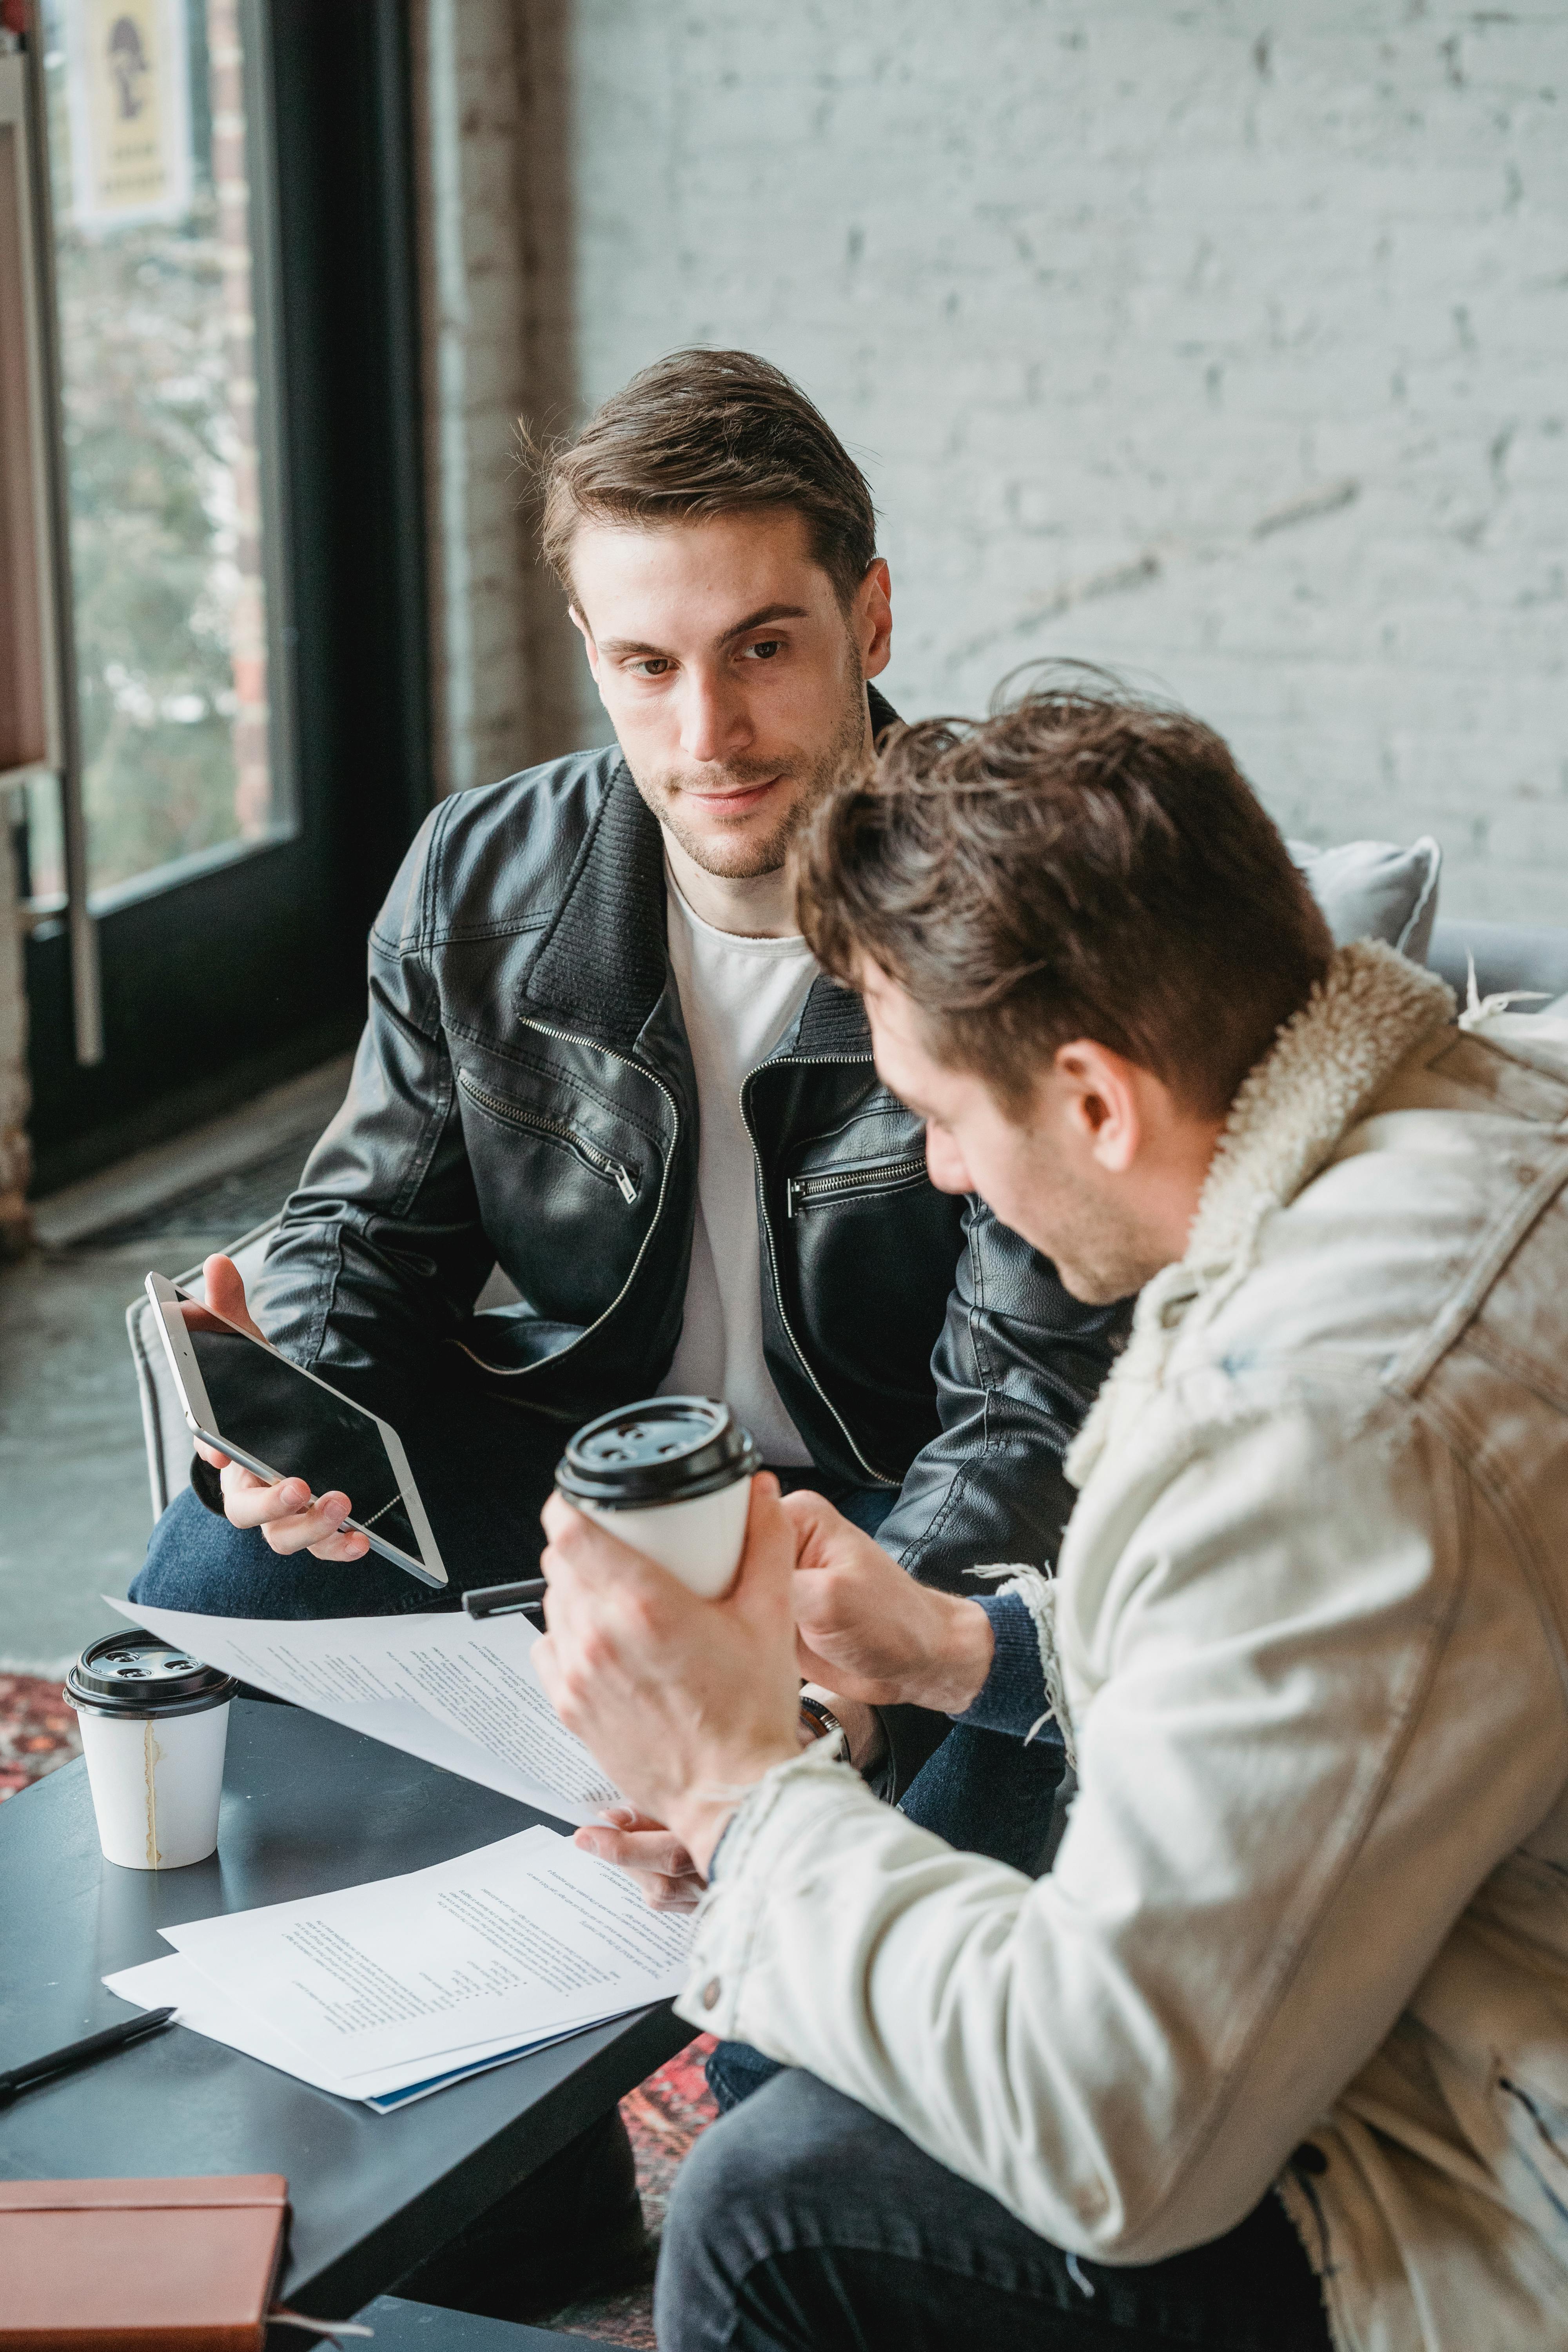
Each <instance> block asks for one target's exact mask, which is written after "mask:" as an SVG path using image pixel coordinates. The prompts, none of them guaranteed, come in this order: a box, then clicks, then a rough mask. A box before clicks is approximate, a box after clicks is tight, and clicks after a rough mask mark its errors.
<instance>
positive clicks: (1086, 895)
mask: <svg viewBox="0 0 1568 2352" xmlns="http://www.w3.org/2000/svg"><path fill="white" fill-rule="evenodd" d="M795 876H796V881H797V884H798V887H799V892H800V906H801V928H802V929H803V930H804V931H805V936H806V938H807V939H808V940H810V942H811V945H812V947H813V949H814V950H816V955H817V957H818V959H819V961H821V962H822V963H823V964H824V965H826V968H827V970H828V971H831V972H834V973H835V974H837V977H838V978H839V979H840V980H844V981H847V982H850V983H851V984H854V982H855V981H856V979H857V977H858V973H859V971H860V970H861V967H862V964H863V962H864V961H865V960H866V959H869V961H871V962H872V963H874V964H876V965H877V966H879V968H880V970H881V971H885V972H886V973H887V974H888V975H889V978H891V979H893V980H895V981H897V982H899V984H900V987H902V988H903V989H904V990H905V992H907V993H908V994H909V995H910V997H912V998H913V1000H914V1002H915V1003H916V1004H917V1005H918V1006H919V1007H920V1010H921V1016H922V1018H923V1021H924V1024H925V1029H926V1035H927V1040H928V1043H929V1045H930V1047H931V1051H932V1052H933V1053H934V1054H935V1055H936V1056H937V1058H938V1059H939V1060H940V1061H941V1062H942V1063H943V1064H945V1065H946V1066H948V1067H950V1068H958V1069H966V1070H973V1071H974V1072H976V1073H977V1074H978V1075H979V1076H982V1077H984V1079H985V1080H986V1081H987V1082H988V1084H990V1085H991V1087H993V1088H994V1091H995V1093H996V1094H997V1096H998V1097H999V1098H1000V1099H1001V1100H1002V1101H1003V1103H1004V1104H1005V1106H1006V1107H1007V1108H1009V1110H1011V1111H1014V1112H1018V1111H1020V1110H1021V1109H1022V1108H1023V1107H1024V1105H1025V1104H1026V1101H1027V1099H1028V1097H1029V1096H1030V1094H1031V1092H1032V1090H1033V1087H1034V1084H1035V1081H1036V1079H1037V1077H1038V1076H1040V1075H1041V1074H1042V1073H1043V1072H1044V1070H1045V1068H1046V1067H1047V1065H1048V1064H1049V1062H1050V1060H1051V1059H1052V1057H1053V1055H1055V1054H1056V1052H1057V1049H1058V1046H1061V1045H1066V1044H1067V1043H1068V1041H1069V1040H1070V1039H1072V1038H1075V1037H1089V1038H1093V1039H1094V1040H1096V1041H1097V1042H1098V1043H1099V1044H1100V1045H1108V1046H1110V1048H1111V1049H1112V1051H1113V1052H1115V1053H1118V1054H1122V1055H1125V1056H1126V1057H1127V1059H1128V1060H1129V1061H1131V1062H1135V1063H1137V1064H1138V1065H1139V1066H1141V1067H1142V1068H1143V1069H1147V1070H1152V1072H1153V1073H1154V1074H1155V1076H1157V1077H1159V1078H1161V1079H1162V1080H1163V1082H1164V1084H1165V1085H1166V1086H1168V1087H1170V1088H1171V1089H1172V1091H1173V1094H1175V1096H1176V1097H1178V1099H1179V1100H1181V1101H1182V1102H1183V1103H1184V1106H1185V1107H1186V1108H1189V1109H1191V1110H1194V1111H1197V1112H1199V1113H1200V1114H1202V1115H1203V1116H1204V1117H1206V1118H1218V1117H1222V1116H1223V1115H1224V1113H1225V1112H1226V1109H1227V1108H1229V1106H1230V1104H1231V1102H1232V1100H1233V1099H1234V1097H1235V1096H1236V1093H1237V1088H1238V1087H1239V1086H1240V1084H1241V1081H1242V1079H1243V1078H1244V1077H1245V1076H1246V1075H1247V1071H1248V1070H1249V1069H1250V1068H1251V1067H1252V1066H1253V1064H1254V1063H1255V1062H1256V1061H1258V1060H1259V1059H1260V1058H1261V1056H1262V1055H1263V1054H1264V1053H1265V1052H1266V1051H1267V1049H1268V1045H1269V1044H1270V1042H1271V1040H1272V1039H1273V1037H1274V1035H1275V1033H1276V1032H1277V1031H1278V1030H1279V1027H1280V1025H1281V1024H1283V1023H1284V1022H1286V1021H1288V1020H1289V1018H1290V1016H1291V1014H1292V1013H1295V1012H1297V1011H1298V1010H1299V1009H1300V1006H1301V1005H1302V1004H1304V1003H1306V1001H1307V998H1308V996H1309V995H1310V992H1311V990H1312V986H1313V984H1314V982H1317V981H1319V980H1321V978H1322V976H1323V974H1324V972H1325V971H1326V970H1327V967H1328V961H1329V957H1330V955H1331V952H1332V943H1331V940H1330V937H1329V932H1328V928H1327V926H1326V925H1325V923H1324V921H1323V919H1322V916H1321V914H1320V913H1319V911H1318V908H1317V906H1316V904H1315V902H1314V901H1313V898H1312V897H1311V894H1310V891H1309V890H1308V888H1307V885H1306V883H1305V882H1304V881H1303V880H1302V878H1301V876H1300V874H1299V873H1298V871H1297V869H1296V867H1295V866H1293V865H1292V863H1291V861H1290V856H1289V851H1288V850H1287V849H1286V846H1285V844H1284V842H1283V841H1282V840H1281V838H1280V836H1279V830H1278V828H1277V827H1276V825H1275V824H1273V822H1272V820H1271V819H1270V818H1269V817H1268V815H1267V814H1265V812H1264V810H1263V808H1262V806H1261V805H1260V803H1258V799H1257V797H1256V796H1255V794H1254V793H1253V792H1252V790H1251V788H1250V786H1249V785H1248V784H1247V781H1246V779H1245V777H1244V776H1243V775H1242V774H1241V772H1240V771H1239V769H1238V768H1237V764H1236V762H1235V761H1234V760H1233V759H1232V757H1231V754H1230V751H1229V750H1228V749H1227V747H1226V744H1225V743H1224V742H1223V741H1222V740H1221V739H1220V738H1219V736H1217V735H1216V734H1215V732H1214V730H1213V729H1212V728H1208V727H1205V726H1203V725H1202V724H1201V723H1200V722H1199V721H1198V720H1197V719H1194V718H1191V717H1189V715H1188V714H1187V713H1186V712H1185V711H1183V710H1179V709H1170V708H1166V707H1165V706H1163V705H1162V704H1159V703H1156V702H1153V701H1149V700H1145V699H1143V698H1141V697H1139V696H1137V695H1135V694H1133V693H1131V691H1129V690H1128V689H1127V688H1124V687H1122V686H1121V685H1120V684H1119V683H1118V681H1117V680H1115V679H1114V678H1111V677H1106V676H1105V675H1104V674H1103V673H1102V672H1099V671H1089V670H1087V669H1082V668H1079V667H1077V666H1065V667H1064V668H1063V669H1061V670H1058V671H1056V672H1054V673H1053V674H1052V675H1051V676H1050V677H1047V679H1046V680H1045V681H1044V682H1042V683H1040V684H1038V685H1037V686H1036V688H1034V690H1033V691H1032V692H1029V693H1028V694H1026V695H1025V696H1024V697H1023V698H1022V699H1020V700H1019V701H1017V702H1016V703H1015V704H1013V705H1012V706H1011V707H1009V708H1004V709H1001V710H999V711H997V712H996V713H995V714H994V716H993V717H991V718H990V719H986V720H984V722H982V723H979V724H968V723H965V722H964V721H963V720H959V719H927V720H925V721H924V722H923V723H922V724H921V725H919V726H914V727H904V728H900V729H899V730H897V731H896V732H895V733H894V734H893V735H891V736H890V737H889V739H888V740H887V741H886V742H885V743H884V744H883V746H882V749H881V751H880V754H879V759H878V761H877V764H876V767H875V769H874V771H873V772H872V773H871V774H870V775H869V777H867V776H861V777H859V778H851V779H849V780H847V782H845V783H844V784H843V785H842V786H841V787H840V788H839V790H838V791H837V793H835V794H834V795H833V796H831V797H830V798H829V800H828V801H827V802H826V803H825V804H824V805H823V807H822V808H821V809H819V810H818V812H817V813H816V817H815V819H814V821H813V822H812V824H811V825H810V826H809V827H808V828H807V830H806V831H805V834H804V835H803V837H802V839H801V840H800V842H799V843H798V844H797V845H796V848H795Z"/></svg>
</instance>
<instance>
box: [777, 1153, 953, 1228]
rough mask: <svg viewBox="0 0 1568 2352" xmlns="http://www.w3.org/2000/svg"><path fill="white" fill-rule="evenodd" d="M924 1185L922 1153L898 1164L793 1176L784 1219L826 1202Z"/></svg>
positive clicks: (879, 1163)
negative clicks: (859, 1194)
mask: <svg viewBox="0 0 1568 2352" xmlns="http://www.w3.org/2000/svg"><path fill="white" fill-rule="evenodd" d="M925 1181H926V1156H925V1152H924V1150H923V1149H922V1150H919V1151H909V1152H906V1153H905V1154H904V1157H903V1158H902V1159H901V1160H878V1161H877V1162H876V1164H875V1166H874V1167H870V1168H838V1169H826V1170H825V1171H823V1173H822V1174H821V1175H820V1176H792V1177H790V1178H789V1180H788V1181H787V1182H786V1183H785V1185H784V1215H785V1216H786V1217H793V1216H794V1215H795V1212H796V1211H797V1210H800V1209H815V1208H819V1207H821V1206H822V1205H823V1204H824V1203H825V1202H829V1201H843V1200H847V1199H849V1198H851V1197H852V1196H853V1195H854V1194H856V1193H858V1192H905V1191H907V1190H908V1188H909V1187H910V1185H911V1184H921V1183H923V1182H925Z"/></svg>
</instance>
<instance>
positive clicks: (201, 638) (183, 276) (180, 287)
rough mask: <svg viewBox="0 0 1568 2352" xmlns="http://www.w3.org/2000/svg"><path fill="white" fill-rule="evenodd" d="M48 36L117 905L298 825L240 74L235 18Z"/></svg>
mask: <svg viewBox="0 0 1568 2352" xmlns="http://www.w3.org/2000/svg"><path fill="white" fill-rule="evenodd" d="M44 20H45V34H46V39H45V65H46V75H47V86H48V98H49V154H50V168H51V173H52V179H53V197H54V215H55V240H56V254H55V262H56V271H57V278H58V302H59V326H60V352H61V375H62V391H63V398H64V409H65V435H66V455H67V474H68V493H69V505H70V532H71V541H70V544H71V566H72V576H73V583H74V588H75V602H76V635H77V645H76V655H77V671H78V687H79V700H80V716H81V731H82V770H83V773H82V784H83V799H84V803H85V809H86V816H87V830H88V845H89V855H88V872H89V886H90V887H91V888H92V889H94V890H95V891H102V890H105V889H109V888H111V887H113V886H115V885H116V884H122V883H125V882H128V881H131V880H133V879H134V878H136V877H142V876H146V875H148V874H150V873H153V872H155V871H156V869H158V868H161V867H163V866H170V865H172V864H173V863H174V861H176V860H179V859H183V858H186V857H189V856H193V855H195V854H197V853H200V852H203V851H210V850H213V849H216V848H218V847H221V846H222V845H226V844H230V843H244V842H247V841H260V840H264V839H267V838H268V837H270V836H272V835H274V834H275V833H276V832H277V831H278V830H279V829H280V824H281V820H282V818H283V816H284V814H285V810H284V807H283V802H282V795H281V793H280V792H279V788H278V780H277V778H276V777H275V774H274V761H273V756H272V749H271V745H272V730H271V727H270V725H269V710H268V705H269V679H268V633H267V583H266V558H267V552H268V551H267V549H266V547H265V546H264V531H263V503H262V488H263V485H262V480H261V471H260V465H261V450H260V446H259V438H258V352H257V340H258V339H257V328H256V318H255V284H256V278H257V269H256V261H255V254H254V250H253V241H252V205H251V198H250V187H249V181H248V174H247V153H246V149H247V119H246V104H245V99H246V90H245V75H246V59H245V55H244V48H243V43H242V38H241V16H240V10H239V5H238V0H47V5H46V7H45V10H44ZM36 798H37V795H35V799H36ZM37 814H38V817H39V819H40V822H38V823H37V824H36V826H35V828H34V832H33V862H34V870H33V873H32V875H31V877H30V879H31V884H32V887H33V890H34V891H35V893H37V894H39V895H47V894H48V893H49V892H51V891H53V890H58V888H59V887H61V880H60V877H59V875H58V873H56V872H51V871H50V870H48V869H49V867H50V866H51V865H53V864H58V847H57V842H56V839H55V838H54V837H52V835H51V829H50V828H49V827H48V825H47V823H46V822H43V821H41V820H42V819H43V814H44V813H43V811H42V810H39V811H38V812H37ZM172 878H174V877H171V879H172Z"/></svg>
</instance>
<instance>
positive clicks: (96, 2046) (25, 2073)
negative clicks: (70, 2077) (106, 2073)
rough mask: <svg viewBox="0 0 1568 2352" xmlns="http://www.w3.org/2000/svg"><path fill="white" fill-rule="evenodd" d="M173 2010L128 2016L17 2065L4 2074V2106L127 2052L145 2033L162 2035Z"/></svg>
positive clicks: (0, 2087)
mask: <svg viewBox="0 0 1568 2352" xmlns="http://www.w3.org/2000/svg"><path fill="white" fill-rule="evenodd" d="M173 2016H174V2011H173V2010H172V2009H150V2010H148V2011H146V2013H145V2014H144V2015H143V2016H142V2017H128V2018H127V2019H126V2021H125V2022H124V2024H123V2025H110V2026H107V2027H105V2029H104V2031H103V2032H101V2033H89V2035H88V2036H87V2037H86V2039H85V2040H84V2041H81V2042H67V2043H66V2046H65V2048H64V2049H63V2050H51V2051H49V2052H48V2053H47V2055H45V2056H44V2057H42V2058H29V2059H28V2061H27V2063H26V2065H25V2066H13V2067H12V2068H11V2069H10V2071H9V2073H6V2074H0V2107H4V2106H8V2105H10V2103H11V2101H12V2100H13V2099H14V2098H15V2097H16V2094H17V2092H18V2091H27V2090H31V2088H32V2086H33V2084H35V2083H47V2081H48V2080H49V2077H50V2076H51V2075H52V2074H68V2073H69V2072H70V2070H71V2068H72V2067H73V2066H90V2065H91V2063H92V2062H93V2060H94V2059H95V2058H106V2057H107V2056H108V2055H109V2053H110V2051H111V2050H123V2049H124V2047H125V2045H126V2043H127V2042H140V2041H141V2039H142V2035H143V2034H144V2033H160V2032H162V2031H163V2027H164V2026H165V2025H167V2023H168V2022H169V2020H170V2019H171V2018H172V2017H173Z"/></svg>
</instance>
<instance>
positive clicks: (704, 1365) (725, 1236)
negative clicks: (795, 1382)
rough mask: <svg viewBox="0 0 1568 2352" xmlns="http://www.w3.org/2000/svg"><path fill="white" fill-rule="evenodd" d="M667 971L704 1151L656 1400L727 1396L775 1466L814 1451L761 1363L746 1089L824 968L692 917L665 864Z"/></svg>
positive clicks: (799, 946)
mask: <svg viewBox="0 0 1568 2352" xmlns="http://www.w3.org/2000/svg"><path fill="white" fill-rule="evenodd" d="M666 877H667V880H668V886H669V887H668V894H667V895H668V903H669V918H668V921H669V963H670V970H671V971H673V972H674V974H675V984H676V987H677V988H678V989H679V992H680V1010H681V1013H683V1015H684V1016H685V1021H686V1034H687V1037H688V1038H689V1041H690V1045H691V1058H692V1061H693V1063H694V1064H695V1065H696V1069H697V1100H698V1107H699V1110H700V1116H701V1144H700V1152H699V1156H698V1162H697V1222H696V1226H695V1229H694V1231H693V1233H692V1236H691V1272H690V1274H689V1276H688V1279H687V1284H686V1316H685V1320H684V1322H683V1323H682V1325H681V1328H680V1339H679V1344H678V1345H677V1348H676V1350H675V1361H674V1362H673V1363H672V1364H671V1366H670V1368H669V1370H668V1373H667V1374H666V1376H665V1378H664V1379H663V1380H662V1381H660V1383H659V1393H660V1395H661V1396H714V1397H722V1398H723V1400H724V1402H725V1403H726V1404H727V1405H728V1406H729V1407H730V1409H731V1412H733V1413H734V1414H735V1417H736V1419H737V1420H739V1421H741V1422H742V1423H744V1425H745V1427H746V1428H747V1429H749V1430H750V1431H751V1433H752V1436H753V1437H754V1438H755V1439H756V1441H757V1444H758V1445H759V1446H760V1447H761V1449H762V1455H763V1461H764V1462H767V1463H771V1464H775V1465H778V1466H779V1467H780V1468H784V1467H787V1466H789V1465H797V1466H798V1465H805V1464H807V1463H809V1462H810V1460H811V1454H810V1450H809V1449H808V1447H807V1446H806V1445H805V1442H804V1440H803V1439H802V1437H801V1434H800V1432H799V1431H798V1430H797V1429H796V1427H795V1423H794V1422H793V1421H792V1420H791V1419H790V1417H789V1414H788V1412H786V1411H785V1409H784V1399H783V1398H782V1397H781V1396H780V1394H779V1392H778V1391H777V1389H776V1388H774V1386H773V1379H772V1376H771V1374H770V1373H769V1370H768V1368H767V1364H766V1362H765V1361H764V1360H763V1308H762V1296H761V1291H760V1288H759V1281H760V1274H761V1267H760V1263H759V1261H760V1255H761V1248H762V1243H761V1237H760V1235H759V1233H758V1228H757V1185H756V1160H755V1158H754V1155H753V1153H752V1140H751V1138H750V1136H749V1135H748V1134H747V1133H746V1126H745V1121H744V1120H743V1119H742V1117H741V1081H742V1078H744V1077H745V1076H746V1075H747V1073H748V1071H751V1070H754V1069H755V1068H756V1066H757V1064H758V1063H759V1062H763V1061H765V1060H766V1059H767V1057H768V1055H770V1054H771V1053H772V1052H773V1048H774V1046H775V1045H778V1043H779V1042H780V1040H781V1039H782V1038H784V1037H785V1036H787V1035H788V1034H789V1032H790V1031H791V1030H792V1029H793V1028H794V1026H795V1023H796V1022H797V1021H798V1020H799V1018H800V1013H801V1007H802V1006H803V1005H804V1004H805V999H806V994H807V992H808V991H809V989H810V987H811V983H812V982H813V981H814V980H815V979H816V974H817V970H818V966H817V962H816V957H815V956H814V955H813V954H812V952H811V950H810V949H809V948H808V947H807V946H806V943H805V940H803V939H800V938H795V939H787V940H747V939H741V938H738V937H737V936H736V935H735V934H734V933H733V932H732V931H720V930H715V929H714V928H713V925H712V924H711V923H705V922H704V921H703V919H702V918H701V916H700V915H697V914H694V913H693V912H692V910H691V908H689V906H688V905H687V903H686V900H685V899H684V898H682V897H681V895H680V888H679V884H678V883H677V881H676V879H675V877H674V875H673V874H671V873H670V872H669V870H668V866H667V867H666Z"/></svg>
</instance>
